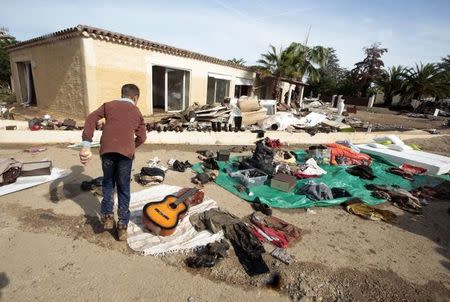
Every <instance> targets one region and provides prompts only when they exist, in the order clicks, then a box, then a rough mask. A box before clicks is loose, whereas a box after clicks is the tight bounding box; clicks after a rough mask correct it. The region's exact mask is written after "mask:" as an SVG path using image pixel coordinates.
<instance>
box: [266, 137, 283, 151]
mask: <svg viewBox="0 0 450 302" xmlns="http://www.w3.org/2000/svg"><path fill="white" fill-rule="evenodd" d="M264 142H265V143H266V146H268V147H270V148H280V147H282V146H283V144H282V143H281V142H280V140H279V139H270V138H268V137H266V139H265V140H264Z"/></svg>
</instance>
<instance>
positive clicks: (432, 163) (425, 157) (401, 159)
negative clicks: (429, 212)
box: [357, 144, 450, 175]
mask: <svg viewBox="0 0 450 302" xmlns="http://www.w3.org/2000/svg"><path fill="white" fill-rule="evenodd" d="M357 146H358V148H360V150H361V152H364V153H367V154H370V155H375V156H380V157H382V158H384V159H386V160H388V161H390V162H392V163H394V164H397V165H399V166H400V165H401V164H404V163H408V164H411V165H414V166H417V167H421V168H425V169H427V171H428V172H427V174H429V175H442V174H445V173H448V172H450V157H448V156H443V155H439V154H434V153H430V152H424V151H417V150H409V151H395V150H391V149H383V148H374V147H370V146H368V145H367V144H362V145H357Z"/></svg>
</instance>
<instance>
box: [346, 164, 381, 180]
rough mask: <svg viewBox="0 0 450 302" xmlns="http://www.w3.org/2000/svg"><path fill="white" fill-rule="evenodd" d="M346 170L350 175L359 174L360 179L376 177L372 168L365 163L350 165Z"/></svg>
mask: <svg viewBox="0 0 450 302" xmlns="http://www.w3.org/2000/svg"><path fill="white" fill-rule="evenodd" d="M346 171H347V172H348V173H350V174H351V175H354V176H359V177H360V178H362V179H369V180H373V179H374V178H375V177H376V176H375V174H374V173H373V170H372V168H371V167H369V166H366V165H357V166H354V167H350V168H347V170H346Z"/></svg>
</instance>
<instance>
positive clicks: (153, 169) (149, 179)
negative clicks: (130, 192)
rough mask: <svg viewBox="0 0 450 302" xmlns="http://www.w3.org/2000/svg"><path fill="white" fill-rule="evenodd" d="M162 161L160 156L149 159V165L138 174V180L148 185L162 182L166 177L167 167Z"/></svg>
mask: <svg viewBox="0 0 450 302" xmlns="http://www.w3.org/2000/svg"><path fill="white" fill-rule="evenodd" d="M160 162H161V161H160V159H159V158H158V157H155V158H153V159H151V160H150V161H148V163H147V167H142V169H141V172H140V173H139V175H138V176H137V179H136V180H137V182H138V183H140V184H141V185H143V186H146V187H149V186H153V185H157V184H160V183H162V182H163V181H164V179H165V177H166V171H167V168H166V167H164V166H163V165H161V163H160Z"/></svg>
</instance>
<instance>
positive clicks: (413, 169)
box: [400, 164, 427, 175]
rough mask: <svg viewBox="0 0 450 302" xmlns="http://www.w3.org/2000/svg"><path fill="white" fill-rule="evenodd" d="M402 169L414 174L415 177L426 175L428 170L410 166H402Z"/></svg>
mask: <svg viewBox="0 0 450 302" xmlns="http://www.w3.org/2000/svg"><path fill="white" fill-rule="evenodd" d="M400 169H402V170H404V171H406V172H409V173H412V174H414V175H422V174H425V173H426V172H427V169H425V168H422V167H416V166H413V165H410V164H403V165H401V166H400Z"/></svg>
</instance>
